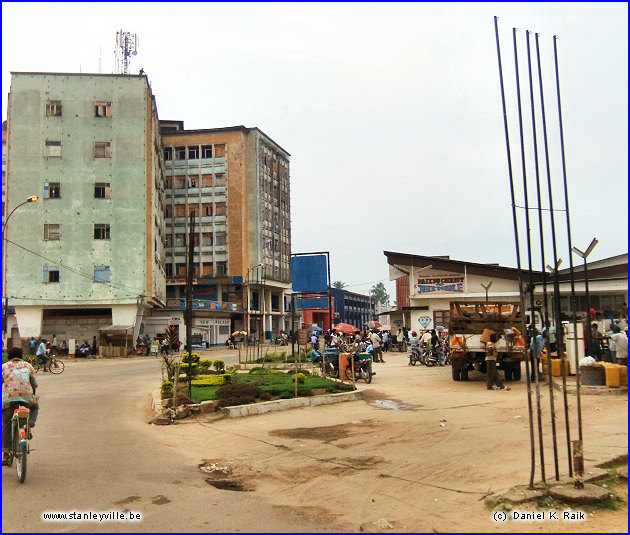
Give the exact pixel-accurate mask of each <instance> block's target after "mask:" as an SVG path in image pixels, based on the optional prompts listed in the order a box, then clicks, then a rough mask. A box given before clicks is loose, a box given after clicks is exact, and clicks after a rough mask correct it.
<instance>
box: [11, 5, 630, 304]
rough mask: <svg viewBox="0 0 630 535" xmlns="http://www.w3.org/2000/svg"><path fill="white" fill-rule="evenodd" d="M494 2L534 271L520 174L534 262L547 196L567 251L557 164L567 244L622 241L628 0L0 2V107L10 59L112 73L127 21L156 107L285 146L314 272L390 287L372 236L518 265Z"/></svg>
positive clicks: (299, 246) (414, 248)
mask: <svg viewBox="0 0 630 535" xmlns="http://www.w3.org/2000/svg"><path fill="white" fill-rule="evenodd" d="M494 16H498V17H499V22H498V24H499V42H500V47H501V58H502V66H503V78H504V85H505V95H506V108H507V113H506V117H507V121H508V132H509V142H510V147H511V152H510V155H511V164H512V165H511V167H512V175H513V180H514V184H515V186H514V191H515V199H516V202H515V204H516V205H517V208H516V212H517V219H518V232H519V237H520V240H521V256H522V258H523V262H526V261H527V251H526V249H525V247H526V231H525V228H526V219H525V212H526V210H525V209H524V206H525V202H524V200H525V188H524V186H523V183H524V180H523V175H525V177H526V181H527V197H528V204H529V208H530V210H529V213H530V229H531V244H532V250H533V256H532V261H533V266H534V269H541V268H542V263H541V258H540V256H541V255H540V240H539V234H540V232H539V227H538V211H537V210H536V208H537V207H538V201H537V190H536V177H537V175H538V176H539V181H540V183H541V200H542V202H541V207H542V209H543V210H542V211H543V236H544V237H543V241H544V244H545V255H546V259H547V262H546V263H547V264H549V263H552V262H550V260H549V259H551V258H553V255H552V249H551V246H552V244H551V217H550V214H551V211H550V210H549V207H550V200H551V203H552V204H553V208H554V214H555V217H554V226H555V230H556V235H557V236H556V241H557V256H558V258H561V259H562V260H563V264H562V266H561V267H568V264H569V254H568V250H569V249H568V241H567V232H566V231H567V218H566V211H565V207H566V203H565V197H564V176H565V174H566V180H567V192H568V199H569V203H568V206H569V215H570V229H571V237H572V244H573V245H574V246H577V247H578V248H580V249H582V250H584V249H586V247H587V246H588V244H589V243H590V242H591V240H592V239H593V238H594V237H597V238H598V240H599V244H598V245H597V247H595V249H594V250H593V252H592V253H591V256H590V257H589V260H591V259H592V260H599V259H602V258H607V257H610V256H615V255H619V254H624V253H627V251H628V249H627V243H628V180H627V179H628V152H627V147H628V6H627V4H626V3H599V2H598V3H588V2H587V3H554V2H552V3H538V2H532V3H507V2H501V3H174V2H168V3H149V4H147V3H89V2H85V3H54V2H49V3H46V4H45V5H44V4H40V3H28V2H15V3H14V2H3V3H2V93H3V104H2V105H3V119H6V102H7V94H8V92H9V87H10V72H11V71H26V72H28V71H35V72H84V73H88V72H102V73H112V72H115V68H116V63H115V54H114V51H115V44H116V32H117V31H119V30H123V31H128V32H132V33H135V34H137V35H138V54H137V56H134V57H132V58H131V62H130V72H131V73H137V72H138V71H139V70H140V68H143V69H144V71H145V72H146V73H147V75H148V77H149V82H150V84H151V87H152V89H153V93H154V95H155V97H156V101H157V107H158V114H159V117H160V119H171V120H172V119H178V120H183V121H184V125H185V127H186V128H188V129H195V128H218V127H226V126H235V125H244V126H247V127H258V128H260V129H261V130H262V131H263V132H265V133H266V134H267V135H268V136H269V137H271V138H272V139H273V140H274V141H275V142H276V143H278V144H279V145H280V146H282V147H283V148H284V149H285V150H286V151H288V152H289V153H290V154H291V203H292V206H291V211H292V215H291V219H292V251H293V252H294V253H303V252H309V251H329V252H330V259H331V279H332V281H337V280H340V281H343V282H344V283H345V284H347V288H348V289H349V290H351V291H355V292H359V293H368V292H369V290H370V288H371V287H372V286H374V285H375V284H376V283H377V282H383V283H384V284H385V286H386V288H387V289H388V290H389V292H390V295H391V296H392V300H393V298H394V294H395V291H394V283H393V282H390V281H389V280H388V279H389V270H388V265H387V261H386V257H385V256H384V254H383V251H394V252H402V253H409V254H417V255H427V256H433V255H448V256H450V257H451V258H452V259H455V260H463V261H469V262H478V263H499V264H501V265H503V266H512V267H515V266H516V247H515V241H514V225H513V217H512V201H511V194H510V180H509V168H508V158H507V151H506V137H505V131H504V123H503V111H502V104H501V91H500V84H499V68H498V60H497V43H496V37H495V28H494ZM514 27H515V28H517V32H516V35H517V38H516V39H517V48H518V68H519V80H520V90H521V106H522V125H523V126H522V131H523V137H522V139H523V141H522V145H523V151H524V153H525V158H524V160H525V165H524V166H523V163H522V156H521V136H520V128H519V116H518V99H517V92H516V75H515V62H514V45H513V31H512V28H514ZM526 30H530V31H532V32H533V33H532V35H531V36H530V43H531V57H532V71H533V83H534V109H535V114H534V117H535V127H536V131H537V139H538V142H537V144H536V147H537V152H538V161H539V165H538V173H537V172H536V166H535V156H536V154H535V151H534V143H533V134H532V133H533V124H532V112H531V107H530V93H529V91H530V90H529V77H528V63H527V42H526ZM535 33H538V34H540V37H539V50H540V58H541V61H540V67H541V72H542V80H543V87H544V90H543V96H544V107H545V116H544V118H545V125H546V131H547V146H548V160H549V165H548V166H547V164H546V160H547V158H546V156H545V144H544V137H543V127H542V123H543V116H542V113H541V103H540V98H539V96H540V93H539V91H540V90H539V81H538V64H537V61H536V42H535V37H534V34H535ZM554 35H557V36H558V39H557V51H558V54H557V55H558V72H559V80H560V93H561V112H562V126H563V135H564V149H565V150H564V159H565V166H564V167H565V170H566V172H565V173H564V172H563V161H562V154H563V153H562V151H561V147H560V131H559V119H558V117H559V114H558V103H557V96H556V77H555V65H554V42H553V36H554ZM523 169H524V171H525V172H524V173H523ZM547 169H549V171H547ZM549 182H550V183H551V186H552V187H551V191H552V196H551V199H550V197H549V188H548V183H549ZM573 261H574V263H581V259H579V258H577V257H575V256H574V257H573Z"/></svg>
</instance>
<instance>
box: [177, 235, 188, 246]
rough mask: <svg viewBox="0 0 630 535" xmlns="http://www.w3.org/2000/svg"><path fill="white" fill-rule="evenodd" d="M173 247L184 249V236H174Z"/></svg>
mask: <svg viewBox="0 0 630 535" xmlns="http://www.w3.org/2000/svg"><path fill="white" fill-rule="evenodd" d="M175 247H186V234H175Z"/></svg>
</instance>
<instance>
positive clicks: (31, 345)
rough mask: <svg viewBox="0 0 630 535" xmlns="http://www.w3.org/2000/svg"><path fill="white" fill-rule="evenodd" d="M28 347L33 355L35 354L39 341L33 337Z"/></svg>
mask: <svg viewBox="0 0 630 535" xmlns="http://www.w3.org/2000/svg"><path fill="white" fill-rule="evenodd" d="M28 347H29V348H30V350H31V355H34V354H35V350H36V349H37V340H35V338H33V337H32V336H31V339H30V340H29V341H28Z"/></svg>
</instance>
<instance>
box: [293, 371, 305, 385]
mask: <svg viewBox="0 0 630 535" xmlns="http://www.w3.org/2000/svg"><path fill="white" fill-rule="evenodd" d="M296 377H297V382H298V384H304V381H306V375H304V374H303V373H298V374H297V375H296V374H295V373H294V374H293V375H292V376H291V380H292V381H293V382H295V378H296Z"/></svg>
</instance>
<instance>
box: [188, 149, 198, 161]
mask: <svg viewBox="0 0 630 535" xmlns="http://www.w3.org/2000/svg"><path fill="white" fill-rule="evenodd" d="M188 159H189V160H197V159H199V147H188Z"/></svg>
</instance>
